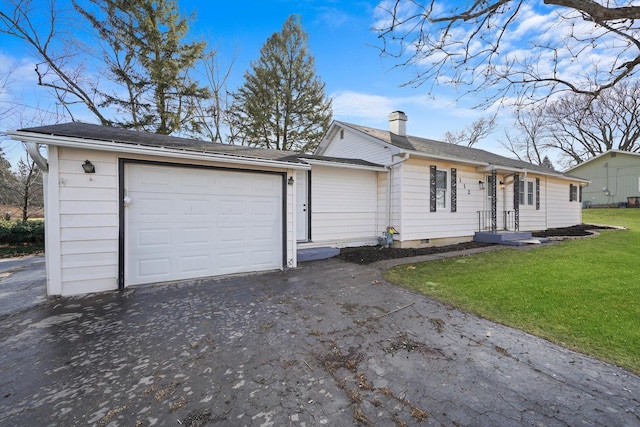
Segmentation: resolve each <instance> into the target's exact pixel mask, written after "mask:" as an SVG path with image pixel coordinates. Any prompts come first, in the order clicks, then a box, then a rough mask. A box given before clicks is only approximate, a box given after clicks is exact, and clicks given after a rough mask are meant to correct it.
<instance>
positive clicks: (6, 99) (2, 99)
mask: <svg viewBox="0 0 640 427" xmlns="http://www.w3.org/2000/svg"><path fill="white" fill-rule="evenodd" d="M15 69H16V65H12V66H10V67H9V68H8V69H7V70H6V71H2V72H0V122H1V121H2V120H4V119H6V118H7V117H8V116H9V115H10V114H12V113H13V112H14V111H15V110H16V108H17V106H16V104H15V103H14V102H13V100H12V99H11V97H10V94H9V90H8V87H9V82H10V80H11V74H13V72H14V71H15ZM0 71H1V70H0ZM0 132H2V130H0ZM2 136H3V135H2V133H0V137H2Z"/></svg>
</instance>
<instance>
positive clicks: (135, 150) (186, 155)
mask: <svg viewBox="0 0 640 427" xmlns="http://www.w3.org/2000/svg"><path fill="white" fill-rule="evenodd" d="M7 134H8V135H9V136H10V137H11V139H14V140H17V141H22V142H25V143H28V142H35V143H36V144H44V145H55V146H58V147H70V148H82V149H85V150H101V151H110V152H116V153H126V154H138V155H147V156H162V157H171V158H174V159H182V160H209V161H218V162H222V163H231V164H237V165H248V166H262V167H277V168H281V169H301V170H309V169H311V166H309V165H307V164H304V163H289V162H282V161H279V160H269V159H252V158H248V157H241V156H234V155H229V154H217V153H208V152H205V151H187V150H177V149H174V148H163V147H149V146H143V145H133V144H129V143H117V142H114V141H101V140H97V139H89V138H76V137H68V136H64V137H62V136H56V135H46V134H41V133H34V132H20V131H9V132H7ZM87 141H91V143H90V144H87Z"/></svg>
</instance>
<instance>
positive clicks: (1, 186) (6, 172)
mask: <svg viewBox="0 0 640 427" xmlns="http://www.w3.org/2000/svg"><path fill="white" fill-rule="evenodd" d="M16 184H17V178H16V176H15V174H14V173H13V172H12V171H11V163H9V161H8V160H7V159H6V158H5V156H4V152H3V151H2V148H0V205H13V204H15V203H16V202H17V201H18V199H17V195H16ZM0 214H2V215H3V217H4V212H0ZM0 219H2V218H0Z"/></svg>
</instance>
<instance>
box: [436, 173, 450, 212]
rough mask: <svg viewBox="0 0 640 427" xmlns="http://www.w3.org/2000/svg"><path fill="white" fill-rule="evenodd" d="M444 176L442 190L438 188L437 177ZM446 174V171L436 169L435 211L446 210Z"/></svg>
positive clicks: (447, 184)
mask: <svg viewBox="0 0 640 427" xmlns="http://www.w3.org/2000/svg"><path fill="white" fill-rule="evenodd" d="M440 174H444V190H443V189H442V187H438V176H439V175H440ZM448 178H449V177H448V173H447V171H446V170H442V169H436V209H446V208H447V190H448V189H449V181H448Z"/></svg>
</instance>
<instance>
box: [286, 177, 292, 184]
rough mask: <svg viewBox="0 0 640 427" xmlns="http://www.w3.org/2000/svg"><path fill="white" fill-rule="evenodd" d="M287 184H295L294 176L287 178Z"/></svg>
mask: <svg viewBox="0 0 640 427" xmlns="http://www.w3.org/2000/svg"><path fill="white" fill-rule="evenodd" d="M287 184H289V185H293V177H292V176H290V177H289V179H288V180H287Z"/></svg>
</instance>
